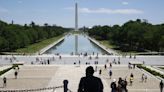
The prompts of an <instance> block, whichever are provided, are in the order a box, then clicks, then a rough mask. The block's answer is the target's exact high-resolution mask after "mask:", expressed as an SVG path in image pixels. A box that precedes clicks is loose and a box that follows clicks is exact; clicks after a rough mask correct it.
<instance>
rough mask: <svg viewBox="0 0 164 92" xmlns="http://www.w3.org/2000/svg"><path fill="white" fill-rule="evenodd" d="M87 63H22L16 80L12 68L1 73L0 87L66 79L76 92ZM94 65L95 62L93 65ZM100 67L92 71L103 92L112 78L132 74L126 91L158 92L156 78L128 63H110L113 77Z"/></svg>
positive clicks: (54, 83)
mask: <svg viewBox="0 0 164 92" xmlns="http://www.w3.org/2000/svg"><path fill="white" fill-rule="evenodd" d="M87 66H88V65H80V66H79V65H24V66H21V67H20V69H19V72H18V79H14V71H15V70H11V71H10V72H9V73H7V74H5V75H4V76H6V77H7V87H5V88H3V87H2V77H1V78H0V81H1V82H0V90H5V89H36V88H46V87H54V86H62V85H63V80H65V79H67V80H68V81H69V83H68V88H69V89H70V90H71V91H72V92H77V88H78V84H79V81H80V78H81V77H82V76H85V69H86V67H87ZM92 66H93V67H94V68H95V65H92ZM99 69H102V75H99V74H98V72H95V73H94V75H95V76H97V77H100V78H101V79H102V82H103V85H104V92H110V90H111V89H110V83H111V81H112V79H114V78H115V79H116V80H118V78H119V77H122V78H123V79H124V78H125V77H127V81H129V76H130V74H131V73H133V74H134V84H133V85H132V86H129V84H128V87H127V88H128V90H129V92H159V80H158V79H157V78H156V77H154V76H152V75H150V74H149V73H146V72H144V71H142V70H140V69H138V68H136V69H130V70H129V69H128V67H127V65H113V67H112V68H111V70H112V71H113V76H112V79H110V78H109V76H108V71H109V68H108V69H104V67H103V65H98V70H99ZM143 73H145V74H146V75H147V76H148V80H147V82H146V83H145V82H144V83H142V82H141V75H142V74H143ZM39 92H52V90H44V91H39ZM54 92H63V88H59V89H56V90H55V91H54Z"/></svg>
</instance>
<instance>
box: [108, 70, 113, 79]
mask: <svg viewBox="0 0 164 92" xmlns="http://www.w3.org/2000/svg"><path fill="white" fill-rule="evenodd" d="M112 74H113V73H112V70H109V78H110V79H111V78H112Z"/></svg>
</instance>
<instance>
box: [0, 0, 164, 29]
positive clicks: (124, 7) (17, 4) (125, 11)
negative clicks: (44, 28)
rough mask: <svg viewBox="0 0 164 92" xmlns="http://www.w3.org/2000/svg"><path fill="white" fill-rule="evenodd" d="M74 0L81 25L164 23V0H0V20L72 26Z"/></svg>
mask: <svg viewBox="0 0 164 92" xmlns="http://www.w3.org/2000/svg"><path fill="white" fill-rule="evenodd" d="M75 2H78V6H79V26H81V27H82V26H87V27H90V26H93V25H114V24H119V25H122V24H123V23H125V22H127V21H128V20H135V19H137V18H140V19H147V20H148V21H149V22H150V23H153V24H160V23H164V0H0V20H3V21H6V22H8V23H10V22H11V21H12V20H14V23H17V24H25V23H27V24H29V23H31V21H34V22H35V23H36V24H40V25H43V24H44V23H48V24H56V25H61V26H65V27H73V26H74V6H75Z"/></svg>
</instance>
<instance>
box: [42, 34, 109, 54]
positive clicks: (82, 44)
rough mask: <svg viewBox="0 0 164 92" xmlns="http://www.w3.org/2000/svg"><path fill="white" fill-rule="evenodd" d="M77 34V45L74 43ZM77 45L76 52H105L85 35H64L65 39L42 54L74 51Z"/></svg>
mask: <svg viewBox="0 0 164 92" xmlns="http://www.w3.org/2000/svg"><path fill="white" fill-rule="evenodd" d="M76 36H77V39H78V41H77V45H75V38H76ZM76 46H77V47H78V49H77V53H83V54H84V53H87V54H93V52H94V53H95V54H96V53H99V54H106V51H104V50H103V49H101V48H100V47H98V46H97V45H95V44H94V43H92V42H91V41H90V40H89V39H88V37H87V36H85V35H66V36H65V39H64V40H63V41H62V42H60V43H58V44H57V45H55V46H53V47H52V48H50V49H49V50H47V51H46V52H45V53H44V54H56V53H60V54H71V53H75V51H76V49H75V47H76Z"/></svg>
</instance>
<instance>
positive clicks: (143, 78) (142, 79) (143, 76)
mask: <svg viewBox="0 0 164 92" xmlns="http://www.w3.org/2000/svg"><path fill="white" fill-rule="evenodd" d="M144 80H145V75H144V74H142V77H141V81H142V83H143V82H144Z"/></svg>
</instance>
